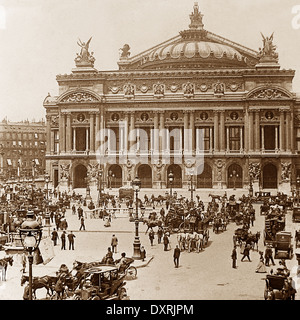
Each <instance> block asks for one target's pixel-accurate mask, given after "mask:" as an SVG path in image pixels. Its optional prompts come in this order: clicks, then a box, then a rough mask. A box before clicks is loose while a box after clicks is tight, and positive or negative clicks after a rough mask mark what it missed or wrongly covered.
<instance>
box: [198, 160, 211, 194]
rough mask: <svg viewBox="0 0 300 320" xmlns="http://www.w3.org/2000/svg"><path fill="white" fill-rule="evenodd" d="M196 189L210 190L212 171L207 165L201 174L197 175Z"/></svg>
mask: <svg viewBox="0 0 300 320" xmlns="http://www.w3.org/2000/svg"><path fill="white" fill-rule="evenodd" d="M197 188H212V170H211V167H210V166H209V165H208V164H207V163H205V164H204V168H203V171H202V173H201V174H198V175H197Z"/></svg>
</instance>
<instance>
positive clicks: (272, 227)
mask: <svg viewBox="0 0 300 320" xmlns="http://www.w3.org/2000/svg"><path fill="white" fill-rule="evenodd" d="M284 229H285V216H284V215H283V214H279V215H277V214H276V212H275V213H271V214H269V215H268V216H266V217H265V229H264V245H271V246H273V242H274V240H275V236H276V233H277V232H280V231H284Z"/></svg>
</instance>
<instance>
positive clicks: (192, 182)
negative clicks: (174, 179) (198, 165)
mask: <svg viewBox="0 0 300 320" xmlns="http://www.w3.org/2000/svg"><path fill="white" fill-rule="evenodd" d="M193 177H194V175H193V174H192V173H191V174H190V176H189V178H190V183H191V184H190V188H189V191H191V202H193V201H194V197H193V194H194V191H195V187H194V181H193Z"/></svg>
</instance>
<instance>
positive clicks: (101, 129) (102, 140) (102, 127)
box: [100, 108, 105, 155]
mask: <svg viewBox="0 0 300 320" xmlns="http://www.w3.org/2000/svg"><path fill="white" fill-rule="evenodd" d="M104 129H105V119H104V110H103V108H101V110H100V154H101V155H104V152H105V148H104V147H105V146H104V142H105V139H104V136H105V135H104Z"/></svg>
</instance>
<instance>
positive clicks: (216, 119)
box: [214, 111, 219, 152]
mask: <svg viewBox="0 0 300 320" xmlns="http://www.w3.org/2000/svg"><path fill="white" fill-rule="evenodd" d="M214 151H215V152H216V151H219V113H218V111H214Z"/></svg>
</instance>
